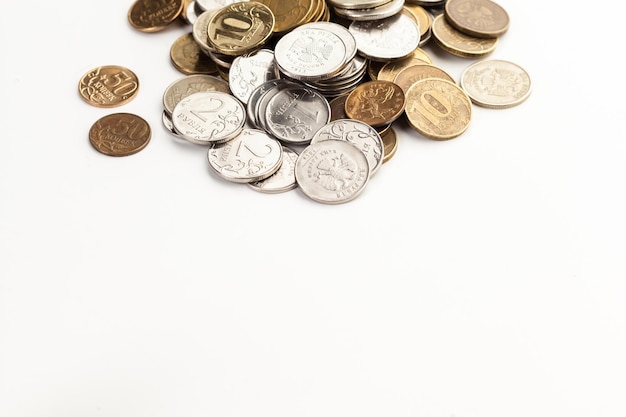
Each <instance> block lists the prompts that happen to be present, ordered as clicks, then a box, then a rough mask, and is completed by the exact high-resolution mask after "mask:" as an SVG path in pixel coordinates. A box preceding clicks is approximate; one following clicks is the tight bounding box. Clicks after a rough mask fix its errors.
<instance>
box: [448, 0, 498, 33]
mask: <svg viewBox="0 0 626 417" xmlns="http://www.w3.org/2000/svg"><path fill="white" fill-rule="evenodd" d="M445 17H446V19H447V20H448V22H449V23H450V24H451V25H452V26H454V27H455V28H456V29H457V30H458V31H461V32H463V33H465V34H467V35H469V36H474V37H477V38H495V37H498V36H500V35H502V34H503V33H504V32H506V31H507V29H508V28H509V15H508V13H507V12H506V10H504V9H503V8H502V6H500V5H499V4H497V3H495V2H493V1H491V0H448V1H447V2H446V6H445Z"/></svg>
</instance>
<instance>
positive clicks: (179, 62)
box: [170, 32, 217, 75]
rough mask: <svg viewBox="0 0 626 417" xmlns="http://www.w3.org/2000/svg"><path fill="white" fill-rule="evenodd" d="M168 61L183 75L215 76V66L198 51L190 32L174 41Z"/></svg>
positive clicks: (205, 55)
mask: <svg viewBox="0 0 626 417" xmlns="http://www.w3.org/2000/svg"><path fill="white" fill-rule="evenodd" d="M170 59H171V60H172V64H174V66H175V67H176V69H177V70H178V71H180V72H182V73H183V74H187V75H191V74H217V65H216V64H215V62H213V60H212V59H211V58H209V56H208V55H207V54H205V53H204V52H203V51H202V49H200V45H199V44H198V42H196V41H195V39H194V37H193V34H192V33H191V32H189V33H186V34H184V35H183V36H181V37H179V38H178V39H176V40H175V41H174V43H173V44H172V47H171V48H170Z"/></svg>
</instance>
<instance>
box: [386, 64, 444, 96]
mask: <svg viewBox="0 0 626 417" xmlns="http://www.w3.org/2000/svg"><path fill="white" fill-rule="evenodd" d="M425 78H441V79H444V80H448V81H450V82H453V83H454V82H455V81H454V78H452V76H451V75H450V74H448V73H447V72H445V71H444V70H442V69H441V68H439V67H436V66H434V65H429V64H424V65H412V66H410V67H407V68H404V69H403V70H402V71H400V72H399V73H398V74H396V76H395V78H394V79H393V82H394V83H395V84H398V85H399V86H400V88H401V89H402V91H404V94H405V95H406V92H407V91H408V89H409V88H410V87H411V86H412V85H413V84H415V83H416V82H418V81H420V80H423V79H425Z"/></svg>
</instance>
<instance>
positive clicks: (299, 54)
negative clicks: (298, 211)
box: [128, 0, 530, 204]
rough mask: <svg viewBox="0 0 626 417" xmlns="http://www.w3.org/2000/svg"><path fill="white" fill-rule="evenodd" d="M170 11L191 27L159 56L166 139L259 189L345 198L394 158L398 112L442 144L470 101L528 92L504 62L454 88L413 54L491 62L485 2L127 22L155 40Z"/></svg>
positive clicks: (363, 0) (357, 2) (391, 2)
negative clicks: (167, 73)
mask: <svg viewBox="0 0 626 417" xmlns="http://www.w3.org/2000/svg"><path fill="white" fill-rule="evenodd" d="M442 8H443V9H442ZM172 14H177V15H178V16H181V19H183V20H184V21H185V22H186V23H188V24H189V25H190V26H191V28H190V31H189V33H187V34H186V35H184V36H183V37H180V38H179V39H178V40H177V42H176V44H175V45H172V47H171V50H170V58H171V61H172V64H173V65H174V67H175V68H176V69H178V70H179V71H180V72H182V73H183V74H185V76H183V77H181V78H180V79H178V80H175V81H174V82H172V83H171V84H170V85H169V86H168V88H167V89H166V91H165V92H164V96H163V107H164V109H163V115H162V120H163V125H164V127H165V129H166V131H167V132H168V133H170V134H171V135H172V136H174V137H176V138H178V139H181V140H185V141H187V142H190V143H192V144H194V145H203V146H207V147H208V150H207V158H208V163H209V166H210V167H211V169H212V171H213V172H214V173H215V174H216V175H217V176H219V177H220V178H222V179H225V180H227V181H230V182H235V183H247V184H248V185H249V186H250V187H251V188H253V189H255V190H257V191H261V192H268V193H277V192H284V191H288V190H291V189H294V188H299V189H300V190H301V191H302V192H303V194H304V195H306V196H307V197H309V198H311V199H312V200H314V201H318V202H322V203H327V204H338V203H344V202H348V201H352V200H353V199H354V198H356V197H357V196H358V195H361V194H362V191H363V190H364V188H365V186H366V185H367V184H368V183H369V182H370V180H371V178H372V177H373V175H374V173H375V172H377V171H378V170H379V169H380V167H381V165H382V164H384V163H386V162H388V161H389V160H390V159H391V157H393V155H395V153H396V151H397V149H398V139H397V136H396V134H395V131H394V130H393V127H392V124H393V123H394V121H396V120H398V119H399V118H400V117H402V116H404V117H405V119H406V120H407V122H408V124H409V125H410V126H411V127H413V128H414V129H415V131H416V132H418V133H419V134H420V135H422V136H423V137H425V138H429V139H434V140H448V139H452V138H455V137H458V136H459V135H461V134H462V133H463V132H465V131H466V130H467V128H468V126H469V123H470V120H471V114H472V104H475V105H479V106H482V107H489V108H508V107H512V106H515V105H518V104H520V103H521V102H523V101H524V100H526V98H527V97H528V95H529V94H530V79H529V77H528V74H527V73H526V72H525V71H524V70H523V69H522V68H521V67H519V66H516V65H515V64H513V63H509V62H508V61H504V63H503V62H500V61H493V65H490V64H489V63H484V64H483V65H482V66H479V65H476V66H471V67H469V68H468V69H467V71H466V72H465V73H464V74H463V76H462V80H461V83H460V84H457V83H456V82H455V81H454V79H453V78H452V77H451V76H450V75H449V74H448V73H447V72H446V71H445V70H444V69H443V68H440V67H438V66H436V65H435V64H434V63H433V60H432V58H431V57H430V56H429V55H428V54H427V53H426V52H425V51H424V50H423V49H422V48H421V47H422V46H423V45H424V44H426V43H428V42H429V40H430V39H431V38H432V39H434V41H435V44H436V45H438V46H440V47H441V49H442V50H444V51H446V52H448V53H450V54H453V55H456V56H459V57H464V58H470V59H476V58H483V57H485V56H487V55H489V54H490V53H491V52H493V50H495V47H496V46H497V40H498V37H499V36H502V35H503V34H504V33H505V32H506V31H507V30H508V27H509V17H508V14H507V13H506V11H504V9H503V8H502V7H501V6H499V5H498V4H496V3H494V2H493V1H491V0H447V1H441V0H437V1H410V2H409V1H408V0H407V1H406V3H405V1H404V0H327V1H324V0H296V1H293V2H283V1H279V0H258V1H232V0H191V1H189V0H185V1H182V2H181V0H158V1H157V0H152V1H150V0H137V1H136V3H134V4H133V5H132V6H131V8H130V10H129V13H128V18H129V22H130V23H131V25H132V26H133V27H135V28H136V29H137V30H140V31H143V32H156V31H159V30H162V29H163V28H164V27H166V26H167V25H169V24H170V23H171V22H172V21H173V20H174V19H173V18H172ZM190 42H191V44H190ZM477 45H478V46H477ZM477 48H478V49H477ZM200 60H203V62H199V61H200ZM503 96H506V98H503Z"/></svg>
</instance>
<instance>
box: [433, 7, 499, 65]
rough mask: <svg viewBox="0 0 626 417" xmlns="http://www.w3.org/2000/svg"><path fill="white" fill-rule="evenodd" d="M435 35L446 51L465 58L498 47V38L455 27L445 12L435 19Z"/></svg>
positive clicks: (476, 55)
mask: <svg viewBox="0 0 626 417" xmlns="http://www.w3.org/2000/svg"><path fill="white" fill-rule="evenodd" d="M432 31H433V37H434V38H435V42H436V43H437V45H439V46H440V47H441V49H443V50H444V51H447V52H449V53H451V54H453V55H456V56H460V57H464V58H480V57H484V56H486V55H489V54H490V53H492V52H493V51H494V50H495V49H496V45H497V44H498V38H485V39H483V38H477V37H475V36H470V35H467V34H465V33H463V32H461V31H459V30H457V29H455V28H454V27H453V26H452V25H450V23H448V20H447V19H446V18H445V16H444V15H443V14H440V15H439V16H437V17H436V18H435V19H434V20H433V25H432Z"/></svg>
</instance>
